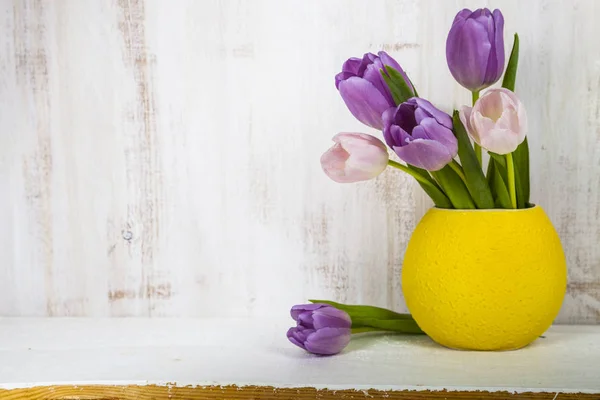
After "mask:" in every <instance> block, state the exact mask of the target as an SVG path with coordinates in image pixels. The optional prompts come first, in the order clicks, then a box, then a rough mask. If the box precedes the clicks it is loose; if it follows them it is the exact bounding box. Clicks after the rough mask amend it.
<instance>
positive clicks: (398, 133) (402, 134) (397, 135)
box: [383, 125, 412, 148]
mask: <svg viewBox="0 0 600 400" xmlns="http://www.w3.org/2000/svg"><path fill="white" fill-rule="evenodd" d="M383 137H384V138H385V141H386V143H387V145H388V146H390V147H392V148H394V146H398V147H400V146H406V145H407V144H408V143H409V142H410V141H411V140H412V138H411V137H410V135H409V134H408V133H407V132H406V131H405V130H404V129H402V128H400V127H399V126H398V125H392V126H390V127H389V128H387V129H386V130H385V131H383Z"/></svg>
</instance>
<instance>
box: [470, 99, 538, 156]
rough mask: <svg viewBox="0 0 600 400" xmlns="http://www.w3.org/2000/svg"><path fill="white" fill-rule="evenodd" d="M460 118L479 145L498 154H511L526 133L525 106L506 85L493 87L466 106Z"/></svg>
mask: <svg viewBox="0 0 600 400" xmlns="http://www.w3.org/2000/svg"><path fill="white" fill-rule="evenodd" d="M460 120H461V121H462V123H463V125H464V126H465V128H466V129H467V132H468V133H469V135H470V136H471V138H472V139H473V140H474V141H475V142H476V143H477V144H479V145H480V146H481V147H483V148H484V149H486V150H488V151H491V152H493V153H497V154H508V153H512V152H513V151H515V150H516V149H517V147H518V146H519V145H520V144H521V143H522V142H523V140H525V135H526V134H527V114H526V112H525V107H524V106H523V104H522V103H521V101H520V100H519V98H518V97H517V95H516V94H514V93H513V92H511V91H510V90H508V89H504V88H499V89H490V90H488V91H486V92H485V94H484V95H483V96H481V98H479V100H477V102H475V105H474V106H473V107H472V108H471V107H466V106H465V107H463V108H462V109H461V110H460Z"/></svg>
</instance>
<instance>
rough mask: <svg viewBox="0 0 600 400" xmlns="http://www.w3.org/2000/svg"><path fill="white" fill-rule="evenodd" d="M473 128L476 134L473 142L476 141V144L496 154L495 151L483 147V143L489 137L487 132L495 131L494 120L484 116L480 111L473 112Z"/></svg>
mask: <svg viewBox="0 0 600 400" xmlns="http://www.w3.org/2000/svg"><path fill="white" fill-rule="evenodd" d="M471 126H472V127H473V131H474V132H476V134H475V135H473V136H472V137H473V140H475V142H476V143H477V144H478V145H480V146H481V147H483V148H485V149H487V150H491V151H493V152H494V153H496V151H495V150H494V149H491V148H488V147H485V146H484V145H483V141H484V138H485V136H486V135H487V132H489V131H491V130H492V129H494V128H495V127H496V123H495V122H494V121H493V120H492V119H490V118H488V117H486V116H483V115H482V114H481V112H480V111H479V110H475V109H474V110H473V112H471Z"/></svg>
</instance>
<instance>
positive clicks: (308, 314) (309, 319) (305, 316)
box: [298, 311, 318, 329]
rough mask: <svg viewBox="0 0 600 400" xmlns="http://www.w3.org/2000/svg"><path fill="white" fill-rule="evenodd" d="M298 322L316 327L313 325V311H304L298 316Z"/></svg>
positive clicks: (311, 327)
mask: <svg viewBox="0 0 600 400" xmlns="http://www.w3.org/2000/svg"><path fill="white" fill-rule="evenodd" d="M315 312H318V311H315ZM298 324H299V325H301V326H303V327H305V328H308V329H315V326H314V325H313V311H304V312H303V313H301V314H300V315H299V316H298Z"/></svg>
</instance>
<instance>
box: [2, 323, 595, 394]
mask: <svg viewBox="0 0 600 400" xmlns="http://www.w3.org/2000/svg"><path fill="white" fill-rule="evenodd" d="M291 322H292V321H291V320H290V319H284V320H257V319H251V320H246V319H238V320H231V319H229V320H219V319H214V320H211V319H81V318H79V319H13V318H8V319H7V318H3V319H0V388H4V389H12V388H22V387H30V386H40V385H59V384H61V385H64V384H167V383H176V384H177V385H228V384H237V385H268V386H275V387H307V386H308V387H316V388H329V389H334V390H339V389H360V390H365V389H379V390H406V389H409V390H411V389H414V390H426V389H429V390H442V389H448V390H490V391H494V390H508V391H515V392H523V391H534V392H540V391H544V392H585V393H600V326H554V327H553V328H551V329H550V330H549V331H548V332H547V333H546V334H545V336H546V337H545V338H542V339H539V340H537V341H536V342H535V343H534V344H532V345H530V346H529V347H527V348H525V349H521V350H518V351H511V352H499V353H486V352H463V351H455V350H448V349H445V348H442V347H440V346H438V345H436V344H435V343H433V342H432V341H431V340H430V339H428V338H427V337H425V336H399V335H395V336H394V335H382V334H363V335H362V336H356V337H354V338H353V340H352V342H351V344H350V345H349V346H348V347H347V348H346V349H345V350H344V352H343V353H341V354H339V355H337V356H333V357H319V356H314V355H310V354H308V353H305V352H304V351H302V350H301V349H299V348H297V347H295V346H293V345H292V344H291V343H289V342H288V341H287V338H286V337H285V332H286V330H287V328H288V326H290V325H291Z"/></svg>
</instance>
